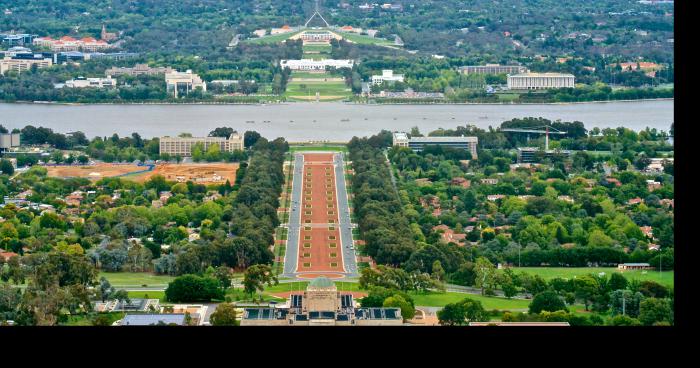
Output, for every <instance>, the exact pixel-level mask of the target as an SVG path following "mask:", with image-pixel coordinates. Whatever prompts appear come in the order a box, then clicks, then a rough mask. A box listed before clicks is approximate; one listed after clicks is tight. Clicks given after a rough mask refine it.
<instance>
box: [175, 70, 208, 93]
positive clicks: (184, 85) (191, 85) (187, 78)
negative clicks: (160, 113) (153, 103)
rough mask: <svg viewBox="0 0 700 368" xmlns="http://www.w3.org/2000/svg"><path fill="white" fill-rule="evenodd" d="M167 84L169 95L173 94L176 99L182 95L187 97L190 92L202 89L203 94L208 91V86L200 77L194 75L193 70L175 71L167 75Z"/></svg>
mask: <svg viewBox="0 0 700 368" xmlns="http://www.w3.org/2000/svg"><path fill="white" fill-rule="evenodd" d="M165 84H166V86H167V90H168V93H169V94H173V95H174V96H175V98H177V97H179V96H181V95H183V94H184V95H187V94H189V93H190V91H194V90H195V89H197V88H201V89H202V92H204V91H206V90H207V84H206V82H204V81H203V80H202V78H200V77H199V75H197V74H194V73H192V70H187V71H186V72H184V73H183V72H178V71H174V72H172V73H167V74H165Z"/></svg>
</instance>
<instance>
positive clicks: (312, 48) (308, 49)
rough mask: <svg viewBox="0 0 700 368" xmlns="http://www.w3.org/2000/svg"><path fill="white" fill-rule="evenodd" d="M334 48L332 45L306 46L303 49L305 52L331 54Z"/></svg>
mask: <svg viewBox="0 0 700 368" xmlns="http://www.w3.org/2000/svg"><path fill="white" fill-rule="evenodd" d="M332 49H333V47H332V46H331V45H304V46H302V47H301V50H302V51H303V52H324V53H329V52H331V50H332Z"/></svg>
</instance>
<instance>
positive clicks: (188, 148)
mask: <svg viewBox="0 0 700 368" xmlns="http://www.w3.org/2000/svg"><path fill="white" fill-rule="evenodd" d="M197 143H202V144H203V145H204V148H203V151H205V152H206V150H207V149H208V148H209V147H210V146H211V145H213V144H218V145H219V149H220V150H221V151H222V152H223V151H226V152H233V151H236V150H237V151H242V150H243V136H242V135H240V134H238V132H233V134H231V136H230V137H228V138H223V137H168V136H165V137H161V138H160V154H161V155H162V154H164V153H167V154H169V155H171V156H181V157H189V156H192V147H194V145H195V144H197Z"/></svg>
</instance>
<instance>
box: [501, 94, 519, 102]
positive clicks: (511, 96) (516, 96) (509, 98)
mask: <svg viewBox="0 0 700 368" xmlns="http://www.w3.org/2000/svg"><path fill="white" fill-rule="evenodd" d="M497 96H498V100H499V101H504V102H510V101H515V100H517V99H519V98H520V95H519V94H517V93H499V94H498V95H497Z"/></svg>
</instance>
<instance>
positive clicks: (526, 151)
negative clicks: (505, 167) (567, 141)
mask: <svg viewBox="0 0 700 368" xmlns="http://www.w3.org/2000/svg"><path fill="white" fill-rule="evenodd" d="M570 154H571V151H565V150H548V151H545V150H541V149H539V148H536V147H521V148H518V163H537V162H540V161H542V160H544V159H546V158H552V157H555V156H556V155H563V156H569V155H570Z"/></svg>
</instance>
